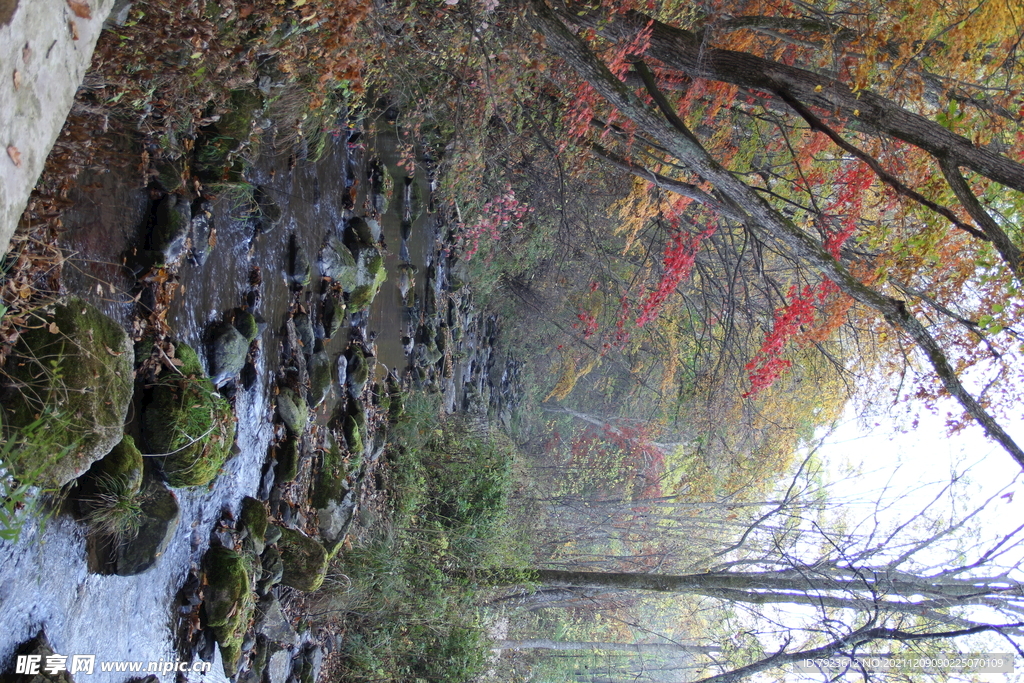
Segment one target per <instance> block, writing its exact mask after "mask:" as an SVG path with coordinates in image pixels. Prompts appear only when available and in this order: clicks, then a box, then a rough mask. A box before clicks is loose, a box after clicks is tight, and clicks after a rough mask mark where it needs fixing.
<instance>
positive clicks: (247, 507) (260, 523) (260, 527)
mask: <svg viewBox="0 0 1024 683" xmlns="http://www.w3.org/2000/svg"><path fill="white" fill-rule="evenodd" d="M268 519H269V517H268V515H267V507H266V506H265V505H264V504H263V503H261V502H260V501H258V500H256V499H255V498H252V497H250V496H246V497H245V498H243V499H242V509H241V511H240V512H239V518H238V521H239V522H240V523H241V524H242V526H244V527H245V528H246V529H248V531H249V535H250V536H253V537H255V538H259V539H260V540H261V541H262V540H263V537H264V536H266V534H267V524H268Z"/></svg>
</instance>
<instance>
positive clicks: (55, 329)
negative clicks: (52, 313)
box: [49, 323, 60, 334]
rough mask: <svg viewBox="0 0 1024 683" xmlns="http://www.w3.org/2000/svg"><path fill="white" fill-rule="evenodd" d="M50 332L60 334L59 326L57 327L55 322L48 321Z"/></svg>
mask: <svg viewBox="0 0 1024 683" xmlns="http://www.w3.org/2000/svg"><path fill="white" fill-rule="evenodd" d="M49 329H50V334H60V328H59V327H57V323H50V328H49Z"/></svg>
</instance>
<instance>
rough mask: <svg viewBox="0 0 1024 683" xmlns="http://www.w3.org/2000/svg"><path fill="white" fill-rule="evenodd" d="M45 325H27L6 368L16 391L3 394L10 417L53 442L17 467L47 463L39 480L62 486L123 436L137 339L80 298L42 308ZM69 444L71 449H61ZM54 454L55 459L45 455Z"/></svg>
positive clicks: (16, 424) (14, 424)
mask: <svg viewBox="0 0 1024 683" xmlns="http://www.w3.org/2000/svg"><path fill="white" fill-rule="evenodd" d="M41 315H42V316H43V324H42V325H41V326H40V327H38V328H36V329H31V330H27V331H25V332H24V333H23V334H22V336H21V338H20V339H19V341H18V344H17V345H16V346H15V348H14V352H13V353H12V354H11V359H10V361H9V363H8V365H7V373H8V376H9V377H10V378H11V380H12V381H13V382H14V384H15V386H16V387H17V393H16V394H15V395H14V396H12V397H10V398H9V399H7V400H6V401H5V404H6V405H5V406H4V407H5V408H6V409H7V411H8V415H7V420H6V422H7V424H8V425H9V426H12V427H27V426H29V425H31V424H33V423H36V421H37V420H38V419H41V420H42V423H41V424H40V425H39V426H38V428H37V430H36V434H37V436H38V437H39V438H40V439H41V440H43V439H46V438H51V439H53V437H54V435H57V434H59V435H60V438H59V439H54V440H53V443H52V444H51V446H52V448H51V447H42V448H41V450H42V451H43V452H41V453H36V454H34V455H33V456H32V459H33V461H32V462H26V463H21V462H17V461H15V462H12V465H13V466H14V468H15V471H28V470H35V469H37V468H40V467H42V468H43V469H42V472H41V473H40V475H39V480H40V483H42V484H44V485H48V486H62V485H64V484H66V483H68V482H69V481H71V480H72V479H75V478H76V477H79V476H81V475H82V474H83V473H84V472H85V471H86V470H88V469H89V467H90V465H92V463H94V462H95V461H97V460H99V459H100V458H102V457H103V456H105V455H106V454H107V453H109V452H110V451H111V449H113V448H114V446H116V445H117V444H118V442H120V441H121V438H122V436H123V434H124V423H125V419H126V417H127V414H128V405H129V403H130V402H131V397H132V392H133V388H134V386H133V385H134V374H133V369H132V361H133V358H134V354H133V352H132V343H131V340H130V339H129V338H128V335H127V334H125V332H124V330H122V329H121V327H120V326H119V325H118V324H117V323H116V322H114V321H113V320H112V319H111V318H109V317H107V316H106V315H104V314H103V313H102V312H100V311H99V310H98V309H97V308H96V307H94V306H92V305H91V304H88V303H86V302H85V301H83V300H81V299H75V298H72V299H69V300H68V302H67V303H66V304H63V305H57V306H54V308H53V312H52V314H47V313H43V312H41ZM69 446H70V452H67V453H64V452H62V449H63V448H64V447H69ZM45 456H51V458H52V461H51V462H42V461H41V460H40V458H41V457H45Z"/></svg>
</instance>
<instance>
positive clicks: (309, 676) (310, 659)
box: [298, 643, 324, 683]
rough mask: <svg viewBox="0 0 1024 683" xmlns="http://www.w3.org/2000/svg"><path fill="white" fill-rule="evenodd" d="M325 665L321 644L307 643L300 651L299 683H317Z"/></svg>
mask: <svg viewBox="0 0 1024 683" xmlns="http://www.w3.org/2000/svg"><path fill="white" fill-rule="evenodd" d="M323 666H324V651H323V650H322V649H321V648H320V646H319V645H316V644H314V643H306V644H305V645H304V646H303V648H302V651H301V652H300V653H299V666H298V670H299V671H298V678H299V683H316V680H317V679H318V678H320V670H321V669H322V668H323Z"/></svg>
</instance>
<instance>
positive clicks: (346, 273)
mask: <svg viewBox="0 0 1024 683" xmlns="http://www.w3.org/2000/svg"><path fill="white" fill-rule="evenodd" d="M320 273H321V274H322V275H323V276H324V277H329V278H331V280H333V281H334V282H335V283H336V284H337V285H339V286H340V287H341V289H342V290H343V291H346V292H351V291H352V289H353V288H355V286H356V259H355V257H354V256H353V255H352V252H351V251H350V250H349V248H348V247H346V246H345V243H344V242H343V240H342V239H341V237H339V236H338V235H336V234H335V233H333V232H332V233H330V234H329V235H328V236H327V240H326V242H325V243H324V247H323V249H321V250H320Z"/></svg>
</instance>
